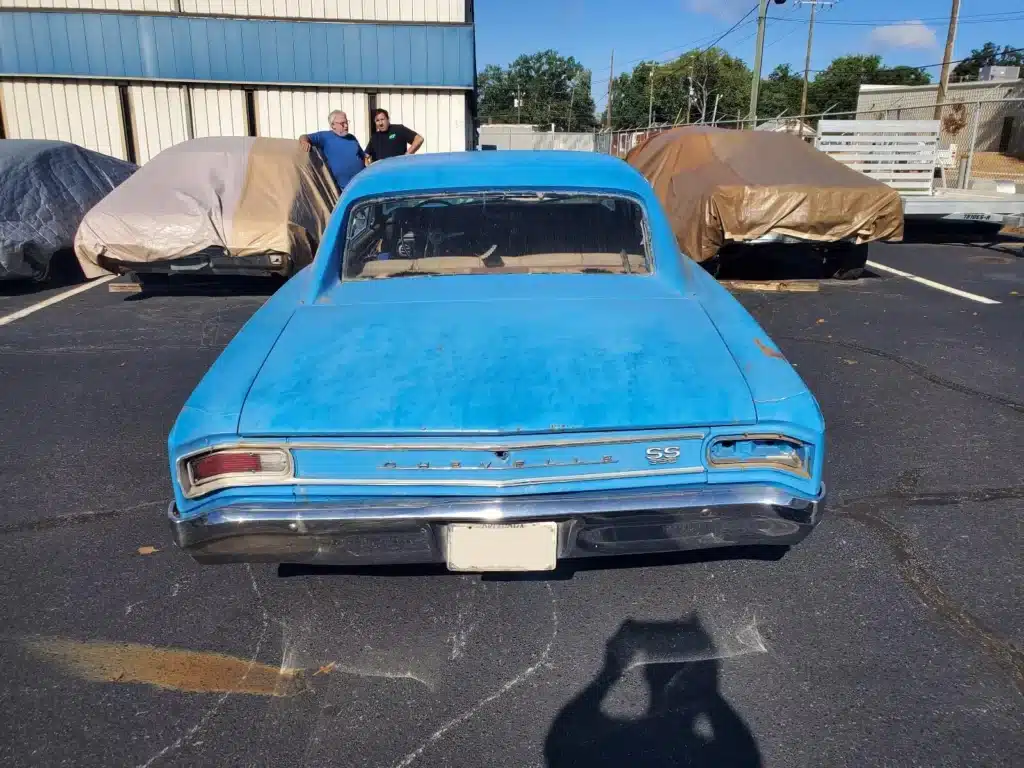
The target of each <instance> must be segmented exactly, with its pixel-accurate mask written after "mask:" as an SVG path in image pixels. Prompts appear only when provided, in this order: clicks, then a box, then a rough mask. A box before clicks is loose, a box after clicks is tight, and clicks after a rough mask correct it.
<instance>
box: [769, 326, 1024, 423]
mask: <svg viewBox="0 0 1024 768" xmlns="http://www.w3.org/2000/svg"><path fill="white" fill-rule="evenodd" d="M774 338H777V339H785V340H786V341H802V342H807V343H811V344H833V345H835V346H837V347H844V348H846V349H855V350H857V351H858V352H863V353H864V354H866V355H874V356H875V357H880V358H882V359H884V360H888V361H889V362H892V363H896V364H897V365H900V366H902V367H904V368H906V369H907V370H909V371H910V372H911V373H915V374H917V375H918V376H920V377H921V378H923V379H926V380H927V381H930V382H931V383H932V384H938V385H939V386H940V387H945V388H946V389H951V390H953V391H954V392H959V393H960V394H962V395H969V396H971V397H976V398H979V399H981V400H986V401H988V402H990V403H994V404H995V405H1001V406H1003V407H1005V408H1009V409H1010V410H1013V411H1016V412H1017V413H1020V414H1024V403H1021V402H1019V401H1017V400H1014V399H1012V398H1009V397H1003V396H1002V395H993V394H992V393H991V392H983V391H981V390H980V389H975V388H973V387H969V386H967V385H966V384H961V383H960V382H958V381H954V380H952V379H947V378H946V377H944V376H939V375H938V374H937V373H932V372H931V371H930V370H928V369H927V368H925V367H924V366H923V365H921V364H920V363H915V362H914V361H912V360H907V359H906V358H905V357H900V356H899V355H894V354H893V353H891V352H886V351H884V350H881V349H875V348H874V347H868V346H865V345H863V344H857V343H855V342H852V341H842V340H839V339H817V338H814V337H813V336H782V335H779V336H775V337H774Z"/></svg>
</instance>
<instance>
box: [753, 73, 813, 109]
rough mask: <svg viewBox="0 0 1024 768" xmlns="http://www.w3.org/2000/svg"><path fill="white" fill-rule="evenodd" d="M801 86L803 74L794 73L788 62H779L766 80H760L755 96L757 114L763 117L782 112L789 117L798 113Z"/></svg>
mask: <svg viewBox="0 0 1024 768" xmlns="http://www.w3.org/2000/svg"><path fill="white" fill-rule="evenodd" d="M803 88H804V79H803V75H798V74H796V73H794V72H793V71H792V69H791V68H790V66H789V64H780V65H779V66H777V67H776V68H775V69H773V70H772V72H771V74H770V75H768V79H767V80H762V81H761V88H760V91H759V92H758V97H757V113H758V115H760V116H761V117H762V118H765V119H768V118H772V117H777V116H778V115H782V114H785V115H787V116H789V117H793V116H795V115H799V114H800V97H801V96H802V94H803Z"/></svg>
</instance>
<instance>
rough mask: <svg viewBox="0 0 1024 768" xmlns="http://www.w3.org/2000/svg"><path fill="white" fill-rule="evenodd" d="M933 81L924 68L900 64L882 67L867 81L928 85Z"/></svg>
mask: <svg viewBox="0 0 1024 768" xmlns="http://www.w3.org/2000/svg"><path fill="white" fill-rule="evenodd" d="M931 81H932V78H931V75H929V74H928V73H927V72H925V71H924V70H923V69H917V68H915V67H907V66H899V67H885V68H882V69H880V70H878V71H877V72H875V74H874V75H873V76H872V77H871V79H869V80H868V81H867V82H868V83H871V84H873V85H928V84H929V83H930V82H931Z"/></svg>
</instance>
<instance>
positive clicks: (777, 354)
mask: <svg viewBox="0 0 1024 768" xmlns="http://www.w3.org/2000/svg"><path fill="white" fill-rule="evenodd" d="M754 343H755V344H757V348H758V349H760V350H761V351H762V352H764V354H765V355H767V356H768V357H774V358H775V359H776V360H785V359H786V358H785V357H783V356H782V353H781V352H778V351H776V350H774V349H772V348H771V347H769V346H768V345H767V344H765V343H764V342H763V341H761V340H760V339H754Z"/></svg>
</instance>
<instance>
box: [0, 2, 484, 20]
mask: <svg viewBox="0 0 1024 768" xmlns="http://www.w3.org/2000/svg"><path fill="white" fill-rule="evenodd" d="M50 3H51V5H47V0H0V6H6V7H25V8H27V7H40V6H42V7H57V8H108V9H111V10H122V11H125V10H134V11H173V10H174V7H173V6H174V0H50ZM181 10H182V12H184V13H208V14H213V15H222V16H249V17H253V18H259V17H273V16H276V17H282V16H283V17H287V18H300V19H349V20H353V21H439V22H455V23H461V22H464V21H466V1H465V0H181Z"/></svg>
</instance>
